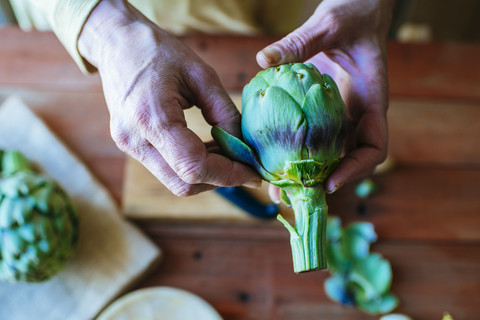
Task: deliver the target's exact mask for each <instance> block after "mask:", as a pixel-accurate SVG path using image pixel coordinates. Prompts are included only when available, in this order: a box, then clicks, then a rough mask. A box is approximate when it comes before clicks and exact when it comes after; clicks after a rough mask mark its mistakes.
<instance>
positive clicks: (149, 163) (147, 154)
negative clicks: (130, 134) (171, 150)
mask: <svg viewBox="0 0 480 320" xmlns="http://www.w3.org/2000/svg"><path fill="white" fill-rule="evenodd" d="M131 156H132V157H133V158H134V159H136V160H137V161H139V162H140V163H141V164H142V165H143V166H144V167H145V168H147V169H148V170H149V171H150V172H151V173H152V174H153V175H154V176H155V177H156V178H157V179H158V180H159V181H160V182H161V183H162V184H163V185H164V186H165V187H166V188H167V189H168V190H170V191H171V192H172V193H173V194H174V195H177V196H181V197H184V196H191V195H195V194H198V193H200V192H203V191H208V190H212V189H215V188H216V187H215V186H212V185H208V184H189V183H186V182H185V181H183V180H182V179H180V178H179V177H178V175H177V174H176V173H175V172H174V171H173V170H172V168H170V166H169V165H168V163H167V162H166V161H165V160H164V159H163V157H162V156H161V155H160V153H159V152H158V151H157V150H156V149H155V148H154V147H153V146H152V145H151V144H150V143H148V142H147V143H145V144H144V145H143V146H142V147H141V148H136V151H134V152H132V153H131Z"/></svg>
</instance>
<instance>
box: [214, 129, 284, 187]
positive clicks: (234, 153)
mask: <svg viewBox="0 0 480 320" xmlns="http://www.w3.org/2000/svg"><path fill="white" fill-rule="evenodd" d="M211 134H212V137H213V140H215V142H216V143H217V144H218V146H219V147H220V149H221V150H222V152H223V153H225V154H226V155H227V156H228V157H229V158H230V159H232V160H236V161H238V162H242V163H245V164H248V165H250V166H251V167H253V168H254V169H255V170H256V171H257V172H258V174H260V176H262V178H263V179H265V180H267V181H272V180H276V179H277V178H275V177H274V176H273V175H272V174H270V172H268V171H267V170H265V168H264V167H263V166H262V165H261V164H260V162H259V161H258V160H257V157H256V156H255V154H254V153H253V151H252V149H250V147H249V146H247V145H246V144H245V143H244V142H243V141H242V140H240V139H238V138H237V137H235V136H233V135H231V134H230V133H228V132H226V131H225V130H223V129H222V128H220V127H217V126H214V127H212V130H211Z"/></svg>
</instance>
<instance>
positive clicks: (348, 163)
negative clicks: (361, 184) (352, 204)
mask: <svg viewBox="0 0 480 320" xmlns="http://www.w3.org/2000/svg"><path fill="white" fill-rule="evenodd" d="M352 140H354V141H353V142H352ZM346 145H347V146H350V147H347V153H346V155H345V157H344V158H343V159H341V161H340V164H339V166H338V167H337V168H336V169H335V171H334V172H333V173H332V174H331V175H330V176H329V178H328V179H327V183H326V187H327V192H328V193H333V192H335V191H336V190H338V189H340V188H341V187H342V186H343V185H344V184H345V183H347V182H350V181H352V180H355V179H357V178H360V177H363V176H366V175H368V174H370V173H372V172H373V170H374V169H375V167H376V166H377V165H378V164H380V163H381V162H382V161H384V160H385V157H386V153H387V124H386V119H385V116H384V115H383V114H381V113H367V114H365V115H364V116H363V117H362V119H361V120H360V122H359V123H358V124H357V128H355V130H354V132H351V133H350V137H348V138H347V141H346Z"/></svg>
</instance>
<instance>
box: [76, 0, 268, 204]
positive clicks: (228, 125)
mask: <svg viewBox="0 0 480 320" xmlns="http://www.w3.org/2000/svg"><path fill="white" fill-rule="evenodd" d="M78 47H79V51H80V53H81V54H82V56H83V57H85V59H87V60H88V62H90V63H91V64H92V65H94V66H95V67H96V68H97V69H98V71H99V74H100V77H101V79H102V85H103V90H104V94H105V99H106V102H107V105H108V109H109V111H110V116H111V118H110V128H111V134H112V138H113V140H114V141H115V142H116V144H117V145H118V147H119V148H120V149H121V150H122V151H124V152H126V153H127V154H129V155H130V156H132V157H134V158H135V159H137V160H138V161H140V162H141V163H142V164H143V165H144V166H145V167H146V168H148V169H149V170H150V171H151V172H152V173H153V174H154V175H155V176H156V177H157V178H158V179H159V180H160V181H161V182H162V183H163V184H164V185H165V186H166V187H167V188H168V189H169V190H170V191H172V192H173V193H174V194H176V195H179V196H188V195H193V194H196V193H199V192H202V191H205V190H210V189H214V188H215V187H217V186H235V185H248V186H255V185H259V184H260V182H261V180H260V177H259V176H258V175H257V174H256V173H255V172H254V171H253V170H251V169H250V168H248V167H246V166H244V165H242V164H240V163H238V162H234V161H231V160H229V159H227V158H226V157H223V156H221V155H219V154H217V153H212V152H209V151H211V150H212V148H211V147H212V144H207V145H205V144H204V143H203V142H202V141H201V140H200V138H199V137H198V136H197V135H195V134H194V133H193V132H192V131H191V130H189V129H188V127H187V124H186V122H185V117H184V113H183V110H184V109H186V108H190V107H192V106H193V105H196V106H198V107H199V108H201V110H202V114H203V116H204V118H205V120H206V121H207V122H208V123H209V124H210V125H218V126H220V127H221V128H223V129H224V130H226V131H229V132H230V133H232V134H234V135H239V134H240V114H239V113H238V111H237V109H236V107H235V106H234V104H233V102H232V101H231V99H230V98H229V96H228V95H227V93H226V92H225V90H224V89H223V87H222V85H221V84H220V81H219V79H218V76H217V75H216V73H215V72H214V71H213V69H212V68H211V67H209V66H208V65H206V64H205V63H204V62H203V61H202V60H201V59H200V58H199V57H198V56H196V55H195V54H194V53H193V52H192V51H191V50H190V49H188V48H187V47H186V46H185V45H184V44H182V43H181V42H180V41H179V40H178V39H176V38H175V37H173V36H171V35H170V34H168V33H167V32H166V31H164V30H162V29H160V28H159V27H157V26H156V25H154V24H153V23H151V22H150V21H148V20H147V19H146V18H144V17H143V15H141V13H140V12H138V11H137V10H135V9H134V8H133V7H132V6H130V5H129V4H128V3H127V2H126V1H121V0H103V1H101V2H100V3H99V5H98V6H97V7H96V8H95V9H94V10H93V12H92V14H91V15H90V17H89V18H88V20H87V22H86V24H85V26H84V29H83V31H82V33H81V35H80V38H79V43H78Z"/></svg>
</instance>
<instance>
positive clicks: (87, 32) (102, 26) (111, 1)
mask: <svg viewBox="0 0 480 320" xmlns="http://www.w3.org/2000/svg"><path fill="white" fill-rule="evenodd" d="M132 13H133V12H132V11H131V8H130V5H129V4H128V3H127V2H126V1H125V0H102V1H100V2H99V3H98V5H97V6H96V7H95V8H94V9H93V11H92V12H91V13H90V16H89V17H88V19H87V21H86V22H85V24H84V26H83V28H82V32H81V33H80V36H79V38H78V50H79V52H80V54H81V55H82V57H83V58H84V59H86V60H87V61H88V62H89V63H91V64H92V65H93V66H95V67H97V68H98V66H99V64H100V63H101V61H102V60H103V59H102V58H103V55H104V53H105V50H109V47H111V46H115V45H116V44H118V42H119V41H120V40H121V39H120V36H119V35H118V33H117V32H116V31H117V30H120V29H122V28H124V27H125V26H128V25H130V24H132V23H133V22H134V21H135V18H134V14H132Z"/></svg>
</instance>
